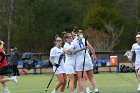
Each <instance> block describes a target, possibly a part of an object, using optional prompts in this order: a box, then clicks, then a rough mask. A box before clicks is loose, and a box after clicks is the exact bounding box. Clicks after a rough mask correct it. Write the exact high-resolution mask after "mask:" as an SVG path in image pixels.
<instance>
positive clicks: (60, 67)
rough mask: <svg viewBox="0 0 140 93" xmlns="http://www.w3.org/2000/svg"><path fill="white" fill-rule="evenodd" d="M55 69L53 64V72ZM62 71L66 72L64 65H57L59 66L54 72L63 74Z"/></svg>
mask: <svg viewBox="0 0 140 93" xmlns="http://www.w3.org/2000/svg"><path fill="white" fill-rule="evenodd" d="M55 70H56V67H55V66H53V72H55ZM64 73H66V72H65V69H64V67H62V66H59V67H58V68H57V71H56V72H55V74H64Z"/></svg>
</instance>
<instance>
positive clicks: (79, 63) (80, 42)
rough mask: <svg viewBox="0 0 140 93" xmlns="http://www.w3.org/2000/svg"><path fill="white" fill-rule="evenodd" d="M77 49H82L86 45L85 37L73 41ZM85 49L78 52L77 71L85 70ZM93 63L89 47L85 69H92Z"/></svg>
mask: <svg viewBox="0 0 140 93" xmlns="http://www.w3.org/2000/svg"><path fill="white" fill-rule="evenodd" d="M72 44H73V46H74V48H75V49H81V48H84V47H85V39H84V38H82V39H81V40H74V42H73V43H72ZM84 56H85V50H83V51H80V52H78V53H76V71H83V62H84ZM92 69H93V64H92V59H91V57H90V55H89V52H88V49H87V50H86V56H85V66H84V71H88V70H92Z"/></svg>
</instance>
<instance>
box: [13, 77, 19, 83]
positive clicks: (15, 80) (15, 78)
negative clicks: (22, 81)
mask: <svg viewBox="0 0 140 93" xmlns="http://www.w3.org/2000/svg"><path fill="white" fill-rule="evenodd" d="M12 80H13V82H14V83H16V84H17V83H18V81H17V77H16V76H14V77H12Z"/></svg>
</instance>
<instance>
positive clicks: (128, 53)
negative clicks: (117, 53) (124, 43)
mask: <svg viewBox="0 0 140 93" xmlns="http://www.w3.org/2000/svg"><path fill="white" fill-rule="evenodd" d="M132 55H133V53H132V52H131V51H130V50H129V51H126V53H125V54H124V55H123V56H126V57H127V58H128V59H131V58H132Z"/></svg>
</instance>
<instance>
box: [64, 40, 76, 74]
mask: <svg viewBox="0 0 140 93" xmlns="http://www.w3.org/2000/svg"><path fill="white" fill-rule="evenodd" d="M63 49H64V51H67V50H70V49H74V47H73V46H72V44H68V43H65V44H64V47H63ZM75 66H76V64H75V55H74V54H71V55H69V54H65V71H66V74H76V72H75Z"/></svg>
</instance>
